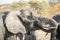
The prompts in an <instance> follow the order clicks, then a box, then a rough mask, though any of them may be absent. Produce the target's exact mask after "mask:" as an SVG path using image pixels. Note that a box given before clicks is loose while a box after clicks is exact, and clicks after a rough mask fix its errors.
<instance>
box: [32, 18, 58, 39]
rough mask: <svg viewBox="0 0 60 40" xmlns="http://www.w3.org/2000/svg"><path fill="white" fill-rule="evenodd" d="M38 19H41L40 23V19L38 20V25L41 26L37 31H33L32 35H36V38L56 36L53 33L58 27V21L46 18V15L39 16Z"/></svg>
mask: <svg viewBox="0 0 60 40" xmlns="http://www.w3.org/2000/svg"><path fill="white" fill-rule="evenodd" d="M38 19H39V20H40V23H39V21H37V25H38V26H37V27H39V28H37V31H34V32H32V35H33V36H35V37H34V38H35V39H36V40H51V39H54V38H53V36H54V34H53V33H55V30H56V29H57V25H58V24H57V22H56V21H55V20H54V19H50V18H44V17H41V18H38ZM35 25H36V24H35ZM34 27H35V26H34ZM38 29H39V30H38ZM52 34H53V35H52ZM39 35H41V36H39ZM44 36H45V37H44ZM41 37H42V38H41ZM34 38H33V39H34ZM47 38H48V39H47ZM35 39H34V40H35Z"/></svg>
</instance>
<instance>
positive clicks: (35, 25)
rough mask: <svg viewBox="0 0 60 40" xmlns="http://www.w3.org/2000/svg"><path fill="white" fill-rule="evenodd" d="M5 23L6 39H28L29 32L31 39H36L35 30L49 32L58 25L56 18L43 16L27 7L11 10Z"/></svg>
mask: <svg viewBox="0 0 60 40" xmlns="http://www.w3.org/2000/svg"><path fill="white" fill-rule="evenodd" d="M26 13H27V14H26ZM36 15H37V16H36ZM4 24H5V27H6V29H7V32H6V34H5V40H26V39H25V36H26V35H27V34H28V35H31V40H33V39H34V40H36V39H35V38H36V35H34V34H35V33H34V31H35V30H43V31H44V32H47V33H48V32H50V31H51V30H54V29H55V28H56V26H57V23H56V22H55V20H53V19H49V18H44V17H41V16H40V15H38V14H34V13H33V12H32V11H30V10H26V9H25V10H23V9H21V10H20V11H11V12H9V13H8V14H7V15H6V18H5V20H4ZM50 33H51V32H50Z"/></svg>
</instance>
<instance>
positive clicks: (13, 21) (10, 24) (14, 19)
mask: <svg viewBox="0 0 60 40" xmlns="http://www.w3.org/2000/svg"><path fill="white" fill-rule="evenodd" d="M15 13H16V12H10V13H9V14H8V15H7V16H6V19H5V24H6V28H7V29H8V31H9V32H11V33H13V34H16V33H26V30H25V27H24V25H23V24H22V22H21V20H20V19H19V18H18V16H16V14H17V13H16V14H15Z"/></svg>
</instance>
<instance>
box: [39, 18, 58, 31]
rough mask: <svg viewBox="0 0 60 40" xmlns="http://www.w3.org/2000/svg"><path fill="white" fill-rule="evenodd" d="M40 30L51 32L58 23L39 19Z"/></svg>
mask: <svg viewBox="0 0 60 40" xmlns="http://www.w3.org/2000/svg"><path fill="white" fill-rule="evenodd" d="M40 21H41V24H42V28H43V29H45V30H53V29H56V28H57V25H58V23H57V22H56V21H55V20H53V19H50V18H41V19H40Z"/></svg>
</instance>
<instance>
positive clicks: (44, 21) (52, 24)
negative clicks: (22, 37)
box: [21, 10, 57, 40]
mask: <svg viewBox="0 0 60 40" xmlns="http://www.w3.org/2000/svg"><path fill="white" fill-rule="evenodd" d="M21 11H22V12H23V11H24V12H23V14H22V15H25V16H23V18H24V20H23V22H24V23H23V24H24V25H25V26H26V29H27V30H28V31H27V30H26V31H27V32H28V34H30V33H29V32H32V34H33V36H34V31H35V30H43V31H44V32H48V33H49V32H50V33H54V32H53V31H54V30H55V29H56V28H57V22H56V21H55V20H54V19H50V18H44V17H41V16H39V15H38V16H35V15H36V14H33V12H32V11H29V12H30V13H28V14H25V10H21ZM29 23H30V24H29ZM27 24H29V25H30V27H29V25H27ZM31 25H32V26H31ZM51 36H52V35H51ZM53 36H54V35H53ZM35 38H36V37H34V38H33V37H32V40H33V39H34V40H36V39H35ZM51 39H52V38H51ZM30 40H31V39H30ZM45 40H46V39H45Z"/></svg>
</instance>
